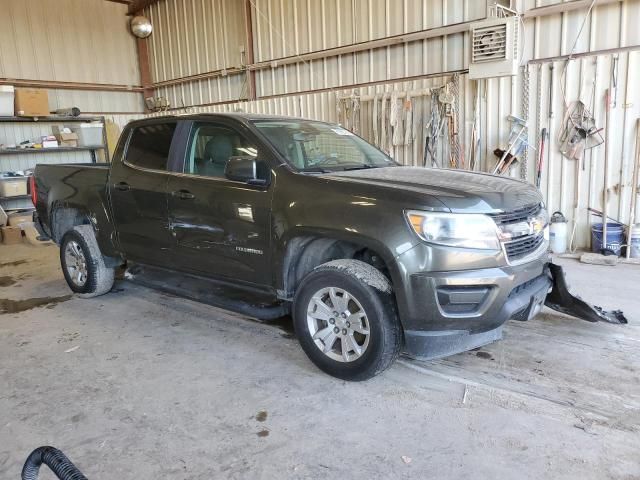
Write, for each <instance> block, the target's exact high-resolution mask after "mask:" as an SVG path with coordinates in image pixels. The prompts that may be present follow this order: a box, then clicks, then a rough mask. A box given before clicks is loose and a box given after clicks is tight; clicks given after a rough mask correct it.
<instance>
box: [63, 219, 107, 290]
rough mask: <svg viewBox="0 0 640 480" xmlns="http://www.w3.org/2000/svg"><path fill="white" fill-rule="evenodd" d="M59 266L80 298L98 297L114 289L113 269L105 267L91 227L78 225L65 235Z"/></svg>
mask: <svg viewBox="0 0 640 480" xmlns="http://www.w3.org/2000/svg"><path fill="white" fill-rule="evenodd" d="M60 264H61V265H62V272H63V273H64V278H65V280H66V281H67V284H68V285H69V288H71V290H73V291H74V292H76V293H78V294H80V295H81V296H83V297H86V298H90V297H97V296H98V295H103V294H105V293H107V292H108V291H110V290H111V288H112V287H113V282H114V269H113V268H108V267H107V266H106V265H105V264H104V259H103V258H102V254H101V253H100V248H99V247H98V242H97V241H96V237H95V234H94V233H93V228H92V227H91V226H90V225H79V226H77V227H74V228H72V229H71V230H69V231H68V232H67V233H65V234H64V236H63V237H62V242H60Z"/></svg>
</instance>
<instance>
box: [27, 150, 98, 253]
mask: <svg viewBox="0 0 640 480" xmlns="http://www.w3.org/2000/svg"><path fill="white" fill-rule="evenodd" d="M109 167H110V164H108V163H98V164H97V163H68V164H56V165H46V164H39V165H36V169H35V171H34V177H35V187H36V192H37V202H36V210H37V212H38V218H39V221H40V224H41V226H42V227H43V229H44V231H45V232H46V233H47V234H48V235H50V236H51V237H52V238H53V239H54V240H55V241H56V242H58V241H60V238H58V236H57V235H56V228H55V225H54V224H55V222H56V218H55V215H54V213H55V212H56V211H58V212H60V211H62V210H63V209H67V210H68V209H74V208H76V209H78V210H80V211H87V212H89V214H90V215H92V214H98V215H101V216H104V215H105V214H107V212H109V210H110V209H109V201H108V191H107V180H108V178H109ZM107 225H108V224H107ZM52 227H53V228H52Z"/></svg>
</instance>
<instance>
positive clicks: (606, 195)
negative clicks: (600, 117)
mask: <svg viewBox="0 0 640 480" xmlns="http://www.w3.org/2000/svg"><path fill="white" fill-rule="evenodd" d="M604 98H605V100H604V101H605V110H606V115H605V120H604V122H605V125H604V136H605V139H604V182H603V183H604V185H603V186H602V204H603V205H602V212H603V213H602V216H603V218H608V216H609V139H610V138H611V136H610V130H611V90H610V89H607V93H606V94H605V97H604ZM602 238H603V239H604V245H606V244H607V238H608V237H607V221H606V220H603V221H602Z"/></svg>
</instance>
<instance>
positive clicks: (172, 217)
mask: <svg viewBox="0 0 640 480" xmlns="http://www.w3.org/2000/svg"><path fill="white" fill-rule="evenodd" d="M256 143H257V142H255V141H253V140H251V139H249V138H248V137H247V136H246V135H245V134H242V133H241V132H240V131H239V130H238V129H236V128H235V127H234V126H233V125H231V124H227V123H225V122H193V124H192V126H191V133H190V135H189V142H188V144H187V147H186V154H185V161H184V166H183V169H182V172H181V173H178V174H174V175H171V176H170V178H169V182H168V186H167V192H168V193H169V195H168V206H169V229H170V231H171V235H172V236H173V239H174V243H173V256H174V261H175V262H176V263H177V265H178V266H179V268H180V269H182V270H184V271H187V272H191V273H197V274H200V275H204V276H209V277H227V278H229V280H232V281H238V280H239V281H240V282H247V283H251V284H257V285H271V283H272V276H271V270H270V256H269V238H270V225H271V198H272V189H270V188H269V183H270V182H268V183H267V185H248V184H246V183H243V182H237V181H232V180H229V179H227V178H226V177H225V174H224V171H225V167H226V163H227V162H228V160H229V159H230V158H231V157H234V156H245V157H246V156H251V157H256V158H258V157H259V156H260V152H259V150H258V148H257V145H256ZM263 165H266V164H263ZM264 170H265V171H263V172H262V175H264V178H265V179H267V178H268V177H270V171H267V169H266V168H265V169H264Z"/></svg>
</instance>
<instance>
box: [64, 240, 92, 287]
mask: <svg viewBox="0 0 640 480" xmlns="http://www.w3.org/2000/svg"><path fill="white" fill-rule="evenodd" d="M64 261H65V265H66V268H67V273H68V274H69V278H70V279H71V281H72V282H73V284H74V285H76V286H78V287H83V286H84V285H85V284H86V283H87V277H88V275H87V259H86V258H85V256H84V253H83V251H82V248H81V247H80V244H79V243H78V242H76V241H75V240H71V241H70V242H68V243H67V245H66V247H65V249H64Z"/></svg>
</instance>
